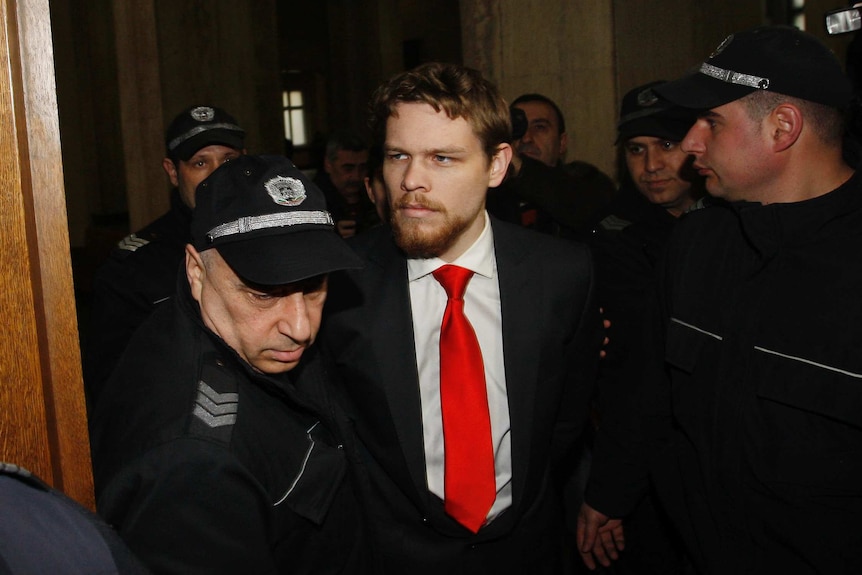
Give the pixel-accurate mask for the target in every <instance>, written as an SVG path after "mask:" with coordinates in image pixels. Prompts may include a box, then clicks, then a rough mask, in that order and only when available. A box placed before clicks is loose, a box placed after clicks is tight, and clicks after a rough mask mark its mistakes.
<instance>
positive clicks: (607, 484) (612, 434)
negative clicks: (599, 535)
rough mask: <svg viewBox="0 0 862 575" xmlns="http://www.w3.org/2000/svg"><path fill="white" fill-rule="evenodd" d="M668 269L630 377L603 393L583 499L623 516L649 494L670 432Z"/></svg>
mask: <svg viewBox="0 0 862 575" xmlns="http://www.w3.org/2000/svg"><path fill="white" fill-rule="evenodd" d="M666 273H667V267H666V266H664V265H659V273H658V274H657V276H656V282H655V285H654V287H653V290H652V291H651V293H650V296H649V299H648V301H647V304H646V311H645V313H644V317H643V322H642V325H641V326H639V327H640V338H639V339H638V341H637V345H633V346H631V348H630V349H629V350H628V357H627V359H626V364H627V365H626V369H625V370H624V371H625V375H626V376H627V377H623V378H621V379H619V380H618V381H617V382H616V385H615V386H614V389H613V393H603V394H601V395H600V396H599V397H600V402H599V406H598V408H599V412H600V413H601V424H600V425H599V427H598V431H597V433H596V440H595V447H594V450H593V460H592V467H591V470H590V478H589V482H588V485H587V491H586V495H585V500H586V502H587V503H589V504H590V506H591V507H593V508H594V509H597V510H598V511H601V512H602V513H604V514H605V515H608V516H609V517H623V516H625V515H626V514H628V513H629V512H630V511H632V510H633V509H634V507H635V506H636V505H637V503H638V502H639V501H640V499H641V498H642V497H643V496H644V494H646V492H647V490H648V488H649V467H650V461H651V458H652V457H653V455H654V454H655V453H657V451H658V450H659V449H660V447H661V445H662V444H663V443H664V442H665V440H666V439H667V437H668V435H669V432H670V426H671V417H672V415H671V398H670V381H669V379H668V375H667V371H666V368H665V362H664V357H665V352H664V348H665V333H666V322H665V320H664V318H666V317H667V312H666V306H667V301H668V300H667V293H668V292H667V290H668V289H669V288H668V287H666V286H668V285H669V282H667V281H665V274H666Z"/></svg>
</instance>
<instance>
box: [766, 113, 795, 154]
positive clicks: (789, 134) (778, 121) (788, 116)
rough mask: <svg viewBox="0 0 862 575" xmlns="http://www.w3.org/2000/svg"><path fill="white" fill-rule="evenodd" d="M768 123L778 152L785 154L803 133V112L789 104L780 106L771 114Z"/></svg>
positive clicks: (774, 146) (774, 147)
mask: <svg viewBox="0 0 862 575" xmlns="http://www.w3.org/2000/svg"><path fill="white" fill-rule="evenodd" d="M768 122H769V130H770V134H771V135H772V140H773V149H774V150H775V151H776V152H783V151H784V150H786V149H788V148H790V147H791V146H793V144H795V143H796V141H797V140H798V139H799V135H800V134H801V133H802V125H803V118H802V112H801V111H800V110H799V108H797V107H796V106H794V105H793V104H790V103H787V102H785V103H783V104H779V105H778V106H777V107H776V108H775V109H774V110H772V112H770V114H769V116H768Z"/></svg>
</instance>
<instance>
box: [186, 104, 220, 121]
mask: <svg viewBox="0 0 862 575" xmlns="http://www.w3.org/2000/svg"><path fill="white" fill-rule="evenodd" d="M189 114H191V116H192V118H194V119H195V120H197V121H198V122H210V121H212V119H213V118H215V110H213V109H212V108H210V107H209V106H198V107H197V108H193V109H192V111H191V112H189Z"/></svg>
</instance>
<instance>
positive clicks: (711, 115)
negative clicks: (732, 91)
mask: <svg viewBox="0 0 862 575" xmlns="http://www.w3.org/2000/svg"><path fill="white" fill-rule="evenodd" d="M697 117H698V118H720V117H721V114H719V113H718V112H713V111H712V110H704V111H703V112H700V113H699V114H698V115H697Z"/></svg>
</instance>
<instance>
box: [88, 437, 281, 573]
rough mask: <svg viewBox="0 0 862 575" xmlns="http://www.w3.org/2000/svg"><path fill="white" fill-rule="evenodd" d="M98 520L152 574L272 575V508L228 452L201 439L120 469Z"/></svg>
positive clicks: (170, 445) (105, 494) (178, 444)
mask: <svg viewBox="0 0 862 575" xmlns="http://www.w3.org/2000/svg"><path fill="white" fill-rule="evenodd" d="M97 507H98V511H99V513H100V514H101V515H102V516H103V517H104V518H105V519H106V520H107V521H108V522H109V523H111V524H112V525H114V526H115V528H116V529H117V531H118V532H119V534H120V536H121V537H122V538H123V539H124V540H125V541H126V543H127V544H128V546H129V547H130V548H131V549H132V551H134V552H135V554H136V555H137V556H138V557H140V558H141V560H142V561H143V562H144V563H145V564H146V565H147V566H148V567H149V568H150V569H152V570H153V571H154V572H156V573H177V574H181V573H182V574H194V573H201V574H204V573H207V574H220V573H224V574H233V573H261V574H265V573H275V571H276V568H275V563H274V559H273V553H272V550H271V549H270V540H271V529H270V525H269V522H270V512H269V509H270V507H271V504H270V502H269V500H268V497H267V495H266V493H265V492H264V490H263V488H262V487H261V486H260V484H259V483H257V482H256V481H255V480H254V478H253V477H252V476H251V475H250V474H249V472H248V471H247V470H246V469H245V468H244V467H243V466H242V465H240V464H239V462H238V461H237V460H236V459H234V458H233V457H232V456H231V455H230V454H229V453H228V452H227V451H226V450H224V449H223V448H221V447H220V446H218V445H214V444H211V443H209V442H207V441H205V440H200V439H179V440H175V441H171V442H168V443H165V444H163V445H162V446H160V447H157V448H156V449H153V450H151V451H150V452H148V453H146V454H145V455H144V456H142V457H141V458H139V459H138V460H136V461H134V462H133V463H131V464H129V465H127V466H126V467H125V468H123V469H121V470H120V472H119V473H117V474H116V475H115V476H114V478H113V479H112V480H111V481H110V482H109V484H108V485H107V486H106V488H105V490H104V491H103V493H102V495H101V496H100V498H99V501H98V504H97Z"/></svg>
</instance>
